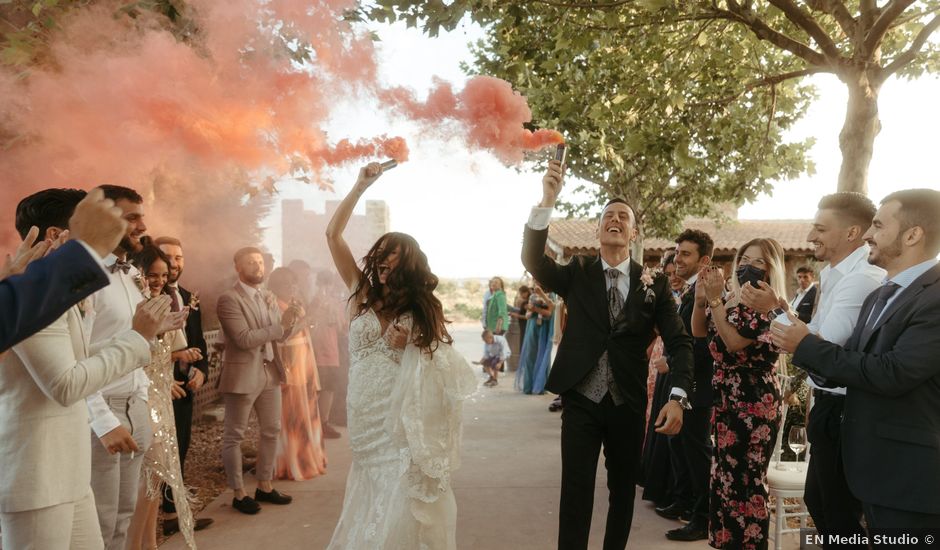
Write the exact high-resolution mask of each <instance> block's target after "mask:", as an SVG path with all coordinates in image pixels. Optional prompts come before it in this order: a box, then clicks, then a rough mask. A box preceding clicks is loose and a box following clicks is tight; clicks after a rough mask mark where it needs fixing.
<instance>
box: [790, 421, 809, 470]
mask: <svg viewBox="0 0 940 550" xmlns="http://www.w3.org/2000/svg"><path fill="white" fill-rule="evenodd" d="M787 444H788V445H789V446H790V449H791V450H792V451H793V452H794V453H796V460H797V462H799V460H800V453H802V452H803V451H804V450H805V449H806V428H804V427H803V426H793V427H791V428H790V434H789V436H788V437H787Z"/></svg>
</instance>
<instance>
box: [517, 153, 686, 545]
mask: <svg viewBox="0 0 940 550" xmlns="http://www.w3.org/2000/svg"><path fill="white" fill-rule="evenodd" d="M542 186H543V195H542V202H541V203H540V204H539V206H538V207H536V208H534V209H533V210H532V214H531V216H530V218H529V222H528V224H527V225H526V229H525V237H524V241H523V245H522V263H523V265H524V266H525V267H526V269H527V270H528V271H529V272H530V273H531V274H532V275H533V277H534V278H535V279H537V280H538V281H539V282H540V283H542V284H543V285H544V286H545V288H546V289H548V290H551V291H553V292H556V293H558V294H559V295H560V296H561V297H562V298H564V300H565V302H566V303H567V305H568V315H569V318H568V323H567V325H566V326H565V329H564V332H563V334H562V339H561V344H560V345H559V347H558V354H557V356H556V357H555V362H554V364H553V367H552V371H551V374H550V375H549V378H548V384H547V385H546V388H547V389H548V390H550V391H552V392H553V393H557V394H559V395H562V396H563V400H564V412H563V413H562V428H561V455H562V480H561V506H560V508H561V510H560V514H559V532H558V548H559V549H560V550H574V549H578V550H584V549H586V548H587V547H588V536H589V534H590V530H591V512H592V510H593V507H594V481H595V476H596V472H597V461H598V455H599V453H600V449H601V446H602V445H603V447H604V456H605V458H606V461H605V465H606V467H607V488H608V490H609V491H610V498H609V506H608V510H607V525H606V530H605V535H604V546H603V547H604V549H605V550H615V549H616V550H622V549H623V548H625V547H626V544H627V538H628V537H629V534H630V525H631V523H632V519H633V501H634V496H635V493H636V477H637V469H638V465H639V460H640V452H641V448H642V445H643V423H644V419H645V416H646V400H647V396H646V379H647V370H648V368H649V367H648V358H647V356H646V349H647V347H648V346H649V344H650V343H651V342H652V341H653V337H654V330H656V329H658V330H659V333H660V334H661V335H662V339H663V342H664V343H665V347H666V350H667V352H668V353H669V355H670V357H671V358H672V365H671V368H672V374H671V376H672V380H673V384H674V389H673V394H674V399H673V400H670V401H669V402H668V403H667V404H666V406H665V407H663V408H662V410H661V411H659V413H658V419H657V424H659V425H660V430H661V431H662V432H663V433H670V434H671V433H677V432H678V431H679V429H680V428H681V427H682V413H683V409H684V408H688V400H687V398H686V397H687V395H688V392H689V390H690V388H691V374H692V373H691V369H692V341H691V338H689V336H688V335H687V334H686V333H685V330H684V329H683V327H682V320H681V319H680V318H679V315H678V313H677V312H676V302H675V300H674V299H673V297H672V292H671V290H670V289H669V283H668V281H667V280H666V278H665V277H662V276H659V277H656V278H655V279H654V278H652V277H650V276H649V275H648V274H645V273H644V271H643V268H642V267H641V266H640V264H638V263H636V262H635V261H632V260H631V259H630V248H629V247H630V243H631V242H632V241H633V240H634V239H635V238H636V219H635V216H634V212H633V209H632V208H631V207H630V205H629V204H627V203H626V202H625V201H624V200H622V199H613V200H611V201H610V202H609V203H608V204H607V205H606V206H605V207H604V210H603V212H602V213H601V218H600V221H599V222H598V227H597V236H598V239H599V241H600V257H579V258H576V259H574V260H573V261H571V262H570V263H569V264H567V265H564V266H562V265H559V264H557V263H555V261H554V260H552V259H551V258H549V257H548V256H546V255H545V243H546V240H547V238H548V223H549V220H550V218H551V213H552V209H553V207H554V205H555V200H556V197H557V196H558V193H559V192H560V190H561V186H562V166H561V163H560V162H558V161H551V162H550V163H549V168H548V171H547V172H546V174H545V176H544V178H543V179H542Z"/></svg>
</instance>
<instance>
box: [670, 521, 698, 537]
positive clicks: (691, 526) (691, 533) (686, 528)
mask: <svg viewBox="0 0 940 550" xmlns="http://www.w3.org/2000/svg"><path fill="white" fill-rule="evenodd" d="M666 538H667V539H669V540H683V541H693V540H705V539H707V538H708V530H706V529H705V527H703V526H702V525H700V524H698V523H696V522H694V521H692V522H689V523H686V524H685V525H683V526H682V527H680V528H678V529H673V530H672V531H666Z"/></svg>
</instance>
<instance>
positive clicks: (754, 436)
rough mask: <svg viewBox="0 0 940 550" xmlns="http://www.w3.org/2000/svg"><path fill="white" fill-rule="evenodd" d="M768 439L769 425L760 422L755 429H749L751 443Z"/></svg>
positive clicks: (754, 443)
mask: <svg viewBox="0 0 940 550" xmlns="http://www.w3.org/2000/svg"><path fill="white" fill-rule="evenodd" d="M768 439H770V426H768V425H766V424H762V425H760V426H758V427H757V429H756V430H753V431H751V445H756V444H757V443H759V442H761V441H767V440H768Z"/></svg>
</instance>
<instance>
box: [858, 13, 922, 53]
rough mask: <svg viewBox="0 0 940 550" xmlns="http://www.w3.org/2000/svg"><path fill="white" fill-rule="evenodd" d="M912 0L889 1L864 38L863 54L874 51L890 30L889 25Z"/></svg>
mask: <svg viewBox="0 0 940 550" xmlns="http://www.w3.org/2000/svg"><path fill="white" fill-rule="evenodd" d="M913 3H914V0H891V1H890V2H888V5H887V6H885V7H884V9H883V10H882V11H881V15H880V16H878V19H876V20H875V23H874V24H873V25H872V27H871V30H869V31H868V35H867V36H865V52H866V53H871V52H873V51H875V50H876V49H877V48H878V46H879V45H880V44H881V41H882V40H883V39H884V37H885V33H887V32H888V29H889V28H891V23H893V22H894V20H895V19H897V18H898V17H900V16H901V14H902V13H904V10H906V9H907V8H908V7H910V5H911V4H913Z"/></svg>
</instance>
